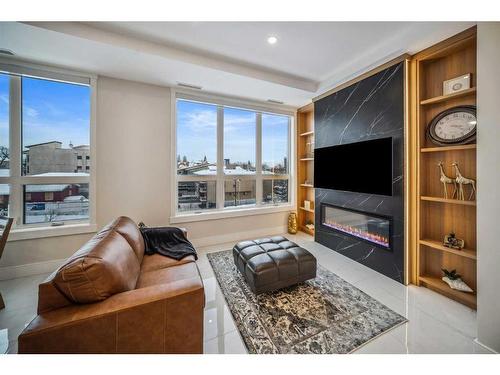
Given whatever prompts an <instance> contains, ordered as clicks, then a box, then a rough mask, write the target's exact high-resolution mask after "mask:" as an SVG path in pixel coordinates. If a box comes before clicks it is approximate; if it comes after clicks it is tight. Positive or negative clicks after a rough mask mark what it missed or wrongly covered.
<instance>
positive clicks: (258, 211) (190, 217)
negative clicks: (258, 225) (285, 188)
mask: <svg viewBox="0 0 500 375" xmlns="http://www.w3.org/2000/svg"><path fill="white" fill-rule="evenodd" d="M293 210H295V206H294V205H292V204H283V205H277V206H272V205H270V206H269V207H251V208H240V209H226V210H223V211H222V210H218V211H212V212H200V213H198V214H195V213H188V214H178V215H177V216H171V217H170V223H171V224H178V223H191V222H197V221H205V220H218V219H229V218H233V217H241V216H254V215H265V214H272V213H275V212H284V211H293Z"/></svg>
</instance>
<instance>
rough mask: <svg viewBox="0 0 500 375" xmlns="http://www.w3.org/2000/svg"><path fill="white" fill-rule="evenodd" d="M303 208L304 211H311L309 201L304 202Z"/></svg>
mask: <svg viewBox="0 0 500 375" xmlns="http://www.w3.org/2000/svg"><path fill="white" fill-rule="evenodd" d="M304 208H305V209H306V210H310V209H311V201H304Z"/></svg>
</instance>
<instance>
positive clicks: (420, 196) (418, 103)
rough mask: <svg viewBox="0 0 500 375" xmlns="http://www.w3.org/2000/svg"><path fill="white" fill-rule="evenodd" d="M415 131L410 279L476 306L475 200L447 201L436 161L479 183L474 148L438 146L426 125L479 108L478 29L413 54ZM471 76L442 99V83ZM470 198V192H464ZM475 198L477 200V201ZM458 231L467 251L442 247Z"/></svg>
mask: <svg viewBox="0 0 500 375" xmlns="http://www.w3.org/2000/svg"><path fill="white" fill-rule="evenodd" d="M410 72H411V73H410V88H411V89H410V90H411V98H412V99H411V100H412V101H411V105H410V107H411V117H410V121H411V122H412V124H411V128H413V129H415V131H414V133H413V136H414V141H413V143H411V145H412V147H411V150H412V151H411V154H412V155H413V156H412V157H413V164H412V165H413V177H412V178H413V181H414V182H415V188H414V189H410V190H411V196H412V198H411V201H412V205H413V206H412V207H415V214H414V216H413V217H414V218H415V220H414V223H412V226H411V231H412V232H413V233H412V235H410V238H411V240H412V245H411V246H410V251H411V253H410V259H411V262H412V265H413V266H412V268H411V270H412V273H411V280H412V282H413V283H415V284H417V285H420V286H424V287H427V288H429V289H432V290H433V291H436V292H438V293H441V294H443V295H445V296H447V297H449V298H452V299H454V300H456V301H458V302H461V303H463V304H465V305H467V306H469V307H471V308H476V294H477V266H476V260H477V254H476V201H475V200H457V199H451V198H452V196H451V195H452V190H453V189H452V187H451V186H448V188H449V190H448V198H444V194H443V185H442V184H441V182H440V181H439V178H440V173H439V168H438V163H439V162H440V161H442V162H443V164H444V169H445V173H446V175H447V176H449V177H452V178H453V177H454V176H455V172H454V170H453V169H452V166H451V164H452V163H453V162H457V163H458V165H459V166H460V169H461V172H462V174H463V175H464V176H466V177H469V178H473V179H476V176H477V174H476V149H477V145H476V144H467V145H454V146H443V147H441V146H437V145H435V144H434V143H432V142H431V141H430V140H429V139H428V138H427V135H426V134H427V133H426V129H427V125H428V124H429V123H430V122H431V120H432V119H433V118H434V117H435V116H436V115H437V114H439V113H440V112H442V111H444V110H446V109H449V108H452V107H456V106H459V105H475V104H476V94H477V89H476V78H477V77H476V28H475V27H473V28H471V29H468V30H466V31H464V32H462V33H460V34H458V35H455V36H454V37H451V38H449V39H447V40H445V41H443V42H441V43H438V44H437V45H435V46H432V47H430V48H428V49H426V50H424V51H422V52H419V53H418V54H416V55H414V56H413V57H412V59H411V61H410ZM468 73H471V79H472V82H471V86H472V88H470V89H468V90H465V91H461V92H459V93H455V94H451V95H443V81H445V80H448V79H451V78H455V77H459V76H460V75H465V74H468ZM466 195H467V196H466V198H468V195H469V190H468V189H467V190H466ZM473 199H476V197H474V198H473ZM450 232H455V234H456V236H457V237H458V238H461V239H464V241H465V249H462V250H456V249H450V248H448V247H445V246H443V244H442V243H443V242H442V241H443V239H444V236H445V235H446V234H448V233H450ZM442 268H445V269H448V270H453V269H456V270H457V272H458V273H459V274H460V275H462V279H463V280H464V282H465V283H467V285H469V286H470V287H471V288H472V289H473V290H474V293H465V292H460V291H456V290H453V289H451V288H450V287H449V286H448V285H447V284H446V283H445V282H444V281H442V280H441V278H442V276H443V273H442V270H441V269H442Z"/></svg>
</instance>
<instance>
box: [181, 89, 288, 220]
mask: <svg viewBox="0 0 500 375" xmlns="http://www.w3.org/2000/svg"><path fill="white" fill-rule="evenodd" d="M291 121H292V118H291V116H289V115H284V114H278V113H268V112H262V111H257V110H252V109H250V108H235V107H231V106H226V105H222V104H218V103H215V102H214V103H209V102H198V101H193V100H188V99H184V98H182V97H178V98H177V99H176V167H177V173H176V179H177V182H176V198H177V209H176V212H177V213H179V214H186V213H193V212H194V213H199V212H210V211H212V212H213V211H222V210H228V209H229V210H231V209H235V208H264V207H269V206H270V205H282V204H289V203H290V201H291V196H290V194H289V187H291V186H292V185H291V174H290V167H289V160H290V148H291V139H290V137H291V126H292V122H291Z"/></svg>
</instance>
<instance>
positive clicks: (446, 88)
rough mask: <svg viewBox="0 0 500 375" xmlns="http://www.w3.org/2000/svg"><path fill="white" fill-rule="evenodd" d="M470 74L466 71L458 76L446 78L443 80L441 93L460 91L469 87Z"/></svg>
mask: <svg viewBox="0 0 500 375" xmlns="http://www.w3.org/2000/svg"><path fill="white" fill-rule="evenodd" d="M470 85H471V74H470V73H467V74H464V75H461V76H460V77H455V78H451V79H448V80H446V81H444V82H443V95H451V94H455V93H457V92H460V91H464V90H467V89H470Z"/></svg>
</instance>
